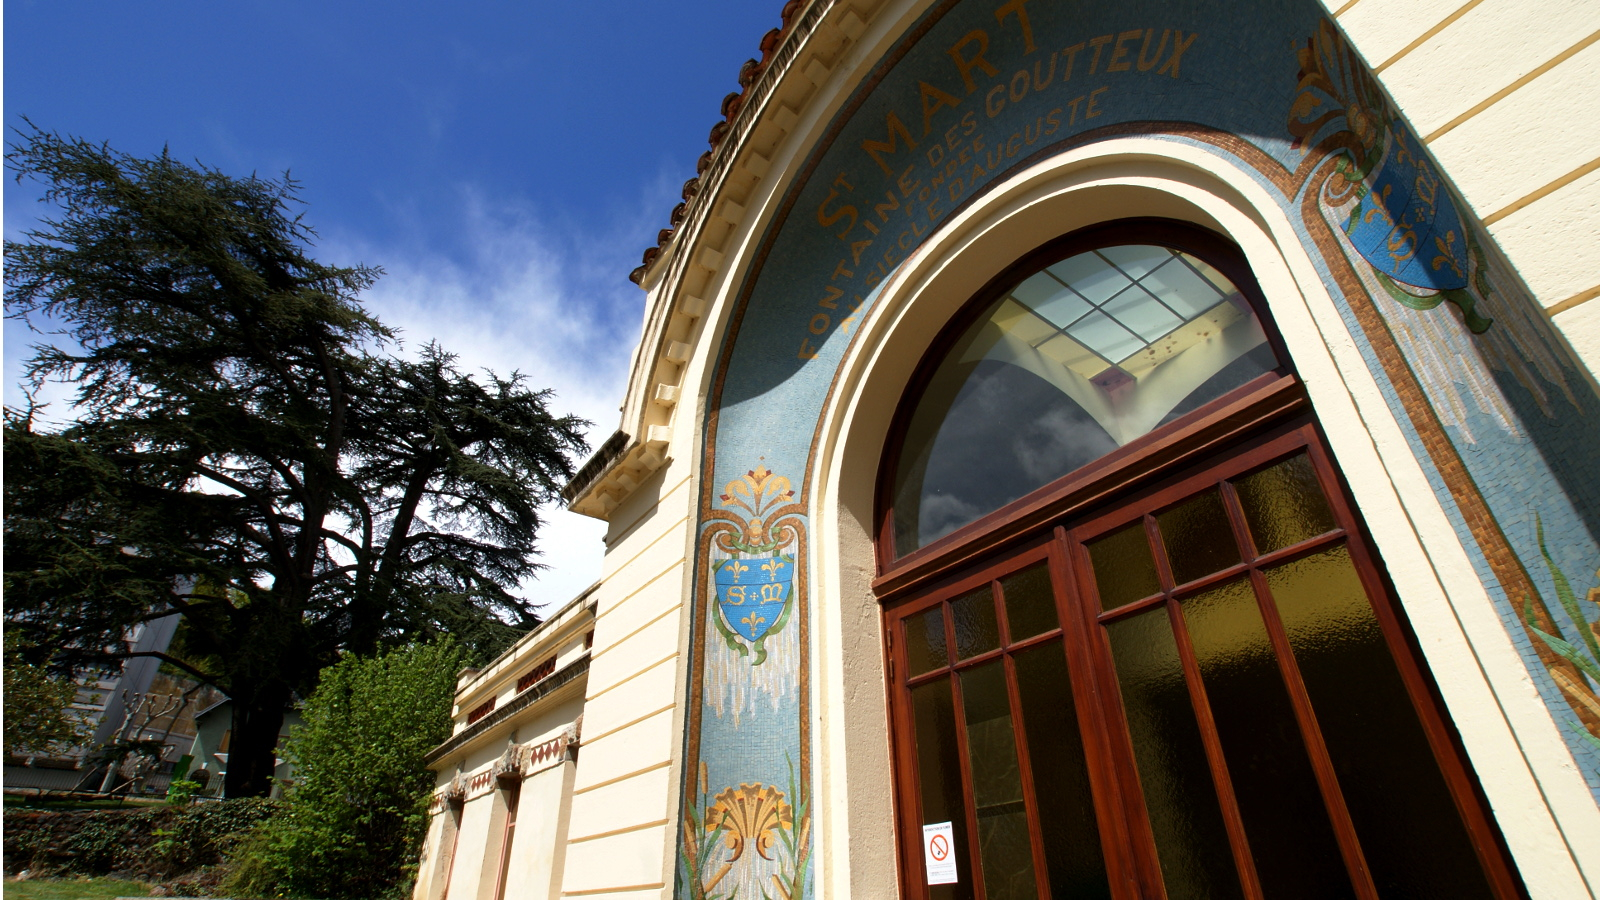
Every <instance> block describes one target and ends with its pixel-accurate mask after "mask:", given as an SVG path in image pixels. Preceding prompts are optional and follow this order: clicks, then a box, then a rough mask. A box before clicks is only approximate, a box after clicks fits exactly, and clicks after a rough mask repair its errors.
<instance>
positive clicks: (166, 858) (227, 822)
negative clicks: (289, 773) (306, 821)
mask: <svg viewBox="0 0 1600 900" xmlns="http://www.w3.org/2000/svg"><path fill="white" fill-rule="evenodd" d="M281 808H282V804H281V803H280V802H279V801H277V800H267V799H262V798H255V797H246V798H241V799H237V800H221V801H217V802H211V803H196V804H191V805H188V806H151V807H145V808H142V809H84V810H29V809H10V810H6V812H5V818H4V823H5V871H6V874H7V875H15V874H17V873H19V872H21V871H22V870H24V869H26V870H29V871H30V872H32V873H33V874H35V875H112V874H115V875H120V876H123V877H135V878H142V879H148V880H160V879H166V878H172V877H175V876H177V875H180V874H182V873H185V872H188V871H190V870H192V869H196V868H199V867H200V866H208V865H215V864H216V863H218V862H220V861H221V859H222V855H223V854H224V853H225V852H226V851H227V849H228V848H229V846H230V845H231V844H232V842H233V840H234V839H236V838H237V837H238V836H240V835H242V834H243V832H245V831H247V830H249V829H250V828H251V827H252V826H254V825H256V824H257V823H258V822H261V821H262V820H263V819H266V818H267V817H269V816H271V815H272V814H273V813H275V812H277V811H278V810H279V809H281Z"/></svg>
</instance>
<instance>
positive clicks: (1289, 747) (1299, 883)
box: [1183, 579, 1355, 900]
mask: <svg viewBox="0 0 1600 900" xmlns="http://www.w3.org/2000/svg"><path fill="white" fill-rule="evenodd" d="M1183 618H1184V626H1185V627H1186V628H1187V629H1188V631H1189V640H1190V642H1191V643H1192V644H1193V646H1194V656H1195V661H1196V662H1197V663H1198V664H1199V666H1200V677H1201V680H1203V681H1204V682H1205V686H1206V700H1207V702H1208V703H1209V704H1210V706H1211V715H1212V718H1213V719H1214V720H1215V722H1216V725H1217V736H1218V737H1219V738H1220V739H1221V741H1222V755H1223V758H1224V759H1225V760H1227V763H1228V774H1229V775H1230V776H1231V778H1232V781H1233V792H1234V796H1235V798H1236V799H1237V800H1238V803H1239V814H1240V816H1241V817H1243V819H1244V828H1245V836H1246V838H1247V839H1248V840H1249V843H1250V852H1251V855H1252V856H1254V857H1255V863H1256V874H1257V875H1258V876H1259V877H1260V879H1261V890H1262V894H1263V895H1264V896H1266V897H1269V898H1273V897H1284V898H1305V900H1322V898H1327V900H1342V898H1347V897H1354V896H1355V890H1354V888H1353V887H1351V884H1350V878H1349V874H1348V873H1347V872H1346V871H1345V867H1344V860H1343V858H1342V857H1341V856H1340V855H1339V844H1338V841H1337V840H1336V839H1335V838H1334V836H1333V826H1332V824H1331V823H1330V822H1329V820H1328V813H1327V809H1326V808H1325V807H1324V805H1323V802H1322V793H1321V791H1320V790H1319V789H1318V787H1317V780H1316V775H1315V774H1314V773H1313V772H1312V770H1311V759H1310V757H1309V756H1308V755H1307V753H1306V747H1305V741H1304V739H1303V738H1301V736H1300V728H1299V725H1298V724H1297V723H1296V722H1295V718H1294V708H1293V707H1292V706H1291V705H1290V703H1289V692H1288V690H1287V689H1286V688H1285V687H1284V685H1283V676H1282V674H1281V672H1280V671H1279V669H1278V658H1277V654H1276V653H1274V652H1273V649H1272V641H1271V640H1270V639H1269V638H1268V637H1267V627H1266V624H1265V623H1264V622H1263V621H1262V619H1261V610H1260V608H1259V607H1258V606H1257V605H1256V596H1255V592H1254V591H1252V590H1251V588H1250V582H1249V581H1248V580H1246V579H1240V580H1238V581H1234V582H1230V583H1228V584H1226V585H1223V586H1222V587H1219V588H1214V589H1212V590H1209V591H1206V592H1205V593H1203V594H1199V595H1197V596H1194V597H1190V598H1189V599H1187V600H1184V601H1183Z"/></svg>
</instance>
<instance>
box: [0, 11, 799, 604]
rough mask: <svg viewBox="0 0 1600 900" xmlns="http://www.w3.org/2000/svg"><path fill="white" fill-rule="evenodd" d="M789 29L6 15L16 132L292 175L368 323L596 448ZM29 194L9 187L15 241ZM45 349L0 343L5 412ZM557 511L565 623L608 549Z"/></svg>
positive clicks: (9, 228)
mask: <svg viewBox="0 0 1600 900" xmlns="http://www.w3.org/2000/svg"><path fill="white" fill-rule="evenodd" d="M781 8H782V2H781V0H714V2H713V0H698V2H693V3H689V2H673V3H660V2H644V0H586V2H581V3H554V2H549V0H523V2H503V3H492V2H458V3H453V4H440V3H420V2H391V3H387V4H376V3H373V4H356V3H340V2H333V3H329V2H323V3H306V2H298V0H287V2H286V0H280V2H274V3H264V2H254V0H230V2H216V0H116V2H107V0H71V2H60V0H54V2H42V0H11V2H8V3H7V4H6V9H5V121H6V124H7V125H8V126H10V127H11V128H16V127H20V126H21V125H22V119H21V117H23V116H27V117H28V118H29V119H31V120H32V121H33V122H34V123H35V124H37V125H38V126H40V127H42V128H45V129H47V130H52V131H59V132H62V133H65V134H71V135H77V136H81V137H84V138H88V139H92V140H96V141H100V140H104V141H109V142H110V143H111V144H112V146H114V147H116V148H117V149H119V150H123V151H126V152H130V153H134V154H140V155H146V154H152V153H156V152H158V151H159V150H160V149H161V147H162V146H163V145H165V146H168V147H170V148H171V150H172V152H173V153H174V154H175V155H177V156H179V157H181V158H184V159H189V160H199V161H200V162H203V163H205V164H207V165H211V166H214V167H216V168H219V169H222V170H224V171H227V172H230V173H234V174H243V173H246V172H251V171H255V172H260V173H263V174H278V173H281V172H283V171H284V170H286V169H287V170H289V171H291V172H292V174H293V175H294V177H295V178H296V179H298V180H299V181H300V182H301V183H302V194H301V196H302V199H304V200H305V201H306V202H307V206H306V219H307V221H308V222H310V223H311V224H312V225H313V226H314V227H315V228H316V229H317V230H318V231H319V232H320V235H321V239H320V241H319V242H318V247H317V251H316V255H317V256H318V257H319V258H321V259H323V260H325V261H328V262H342V263H348V262H356V261H360V262H366V263H369V264H372V265H378V266H382V267H383V268H384V269H385V270H386V271H387V273H388V274H387V276H386V277H385V278H384V279H383V280H382V281H381V282H380V283H379V284H378V286H377V287H376V288H374V289H373V290H372V291H371V292H370V293H369V295H368V296H367V302H368V305H369V307H370V308H372V309H373V310H374V311H375V312H376V313H377V314H378V316H379V317H380V318H381V319H383V320H384V321H385V322H387V323H389V324H391V325H395V326H398V327H399V328H401V329H402V332H403V337H404V338H405V339H406V341H407V343H408V344H410V345H416V344H420V343H422V342H425V341H426V340H428V339H430V338H438V339H439V341H440V342H441V343H442V344H443V345H444V346H445V347H446V348H448V349H450V350H452V351H454V352H456V353H458V354H460V355H461V357H462V359H463V361H464V362H465V363H466V364H467V365H469V366H472V367H490V368H494V369H496V370H499V371H507V370H510V369H513V368H516V369H521V370H522V371H524V372H526V373H528V374H529V375H531V376H532V378H533V379H534V381H535V382H536V383H537V384H540V385H544V386H548V387H552V388H554V389H555V390H556V392H557V395H558V396H557V400H556V406H557V408H558V409H560V410H562V411H571V412H576V413H578V414H580V415H582V416H584V417H586V418H588V419H591V420H593V421H594V422H595V426H594V429H593V431H592V432H591V436H590V443H591V444H593V445H598V444H599V443H600V442H602V441H604V440H605V438H606V436H607V435H609V434H610V433H611V431H612V430H613V429H614V428H615V427H616V425H617V421H618V418H617V405H618V404H619V403H620V402H621V399H622V391H623V388H624V386H625V384H624V382H625V379H626V376H627V373H626V367H627V363H628V354H629V352H630V351H631V350H632V345H633V342H634V341H635V340H636V338H637V335H638V330H639V326H640V321H641V317H642V314H643V300H644V295H643V292H641V291H640V290H639V289H638V288H636V287H634V286H633V285H632V284H630V283H629V282H628V281H627V274H628V272H629V271H630V270H631V269H632V268H633V267H634V266H636V265H638V262H639V255H640V253H641V252H642V251H643V250H644V248H645V246H647V245H649V244H653V243H654V241H655V234H656V231H657V230H658V229H660V228H662V227H665V226H666V224H667V214H668V212H669V210H670V209H671V208H672V205H673V204H674V203H676V202H677V201H678V199H679V197H678V193H679V190H680V188H681V186H682V184H683V182H684V180H685V179H687V178H689V177H690V176H692V175H693V174H694V163H695V159H696V158H697V157H698V156H699V155H700V153H701V152H702V151H704V150H706V149H707V144H706V135H707V133H708V132H709V131H710V129H711V126H712V124H713V123H714V122H715V121H716V120H717V118H718V114H717V111H718V107H719V104H720V102H721V99H722V97H723V95H724V94H726V93H728V92H729V91H731V90H736V89H737V88H738V84H737V81H736V78H737V74H738V71H739V66H740V64H741V63H743V62H744V60H745V59H747V58H749V57H752V56H758V55H759V50H758V49H757V43H758V41H759V40H760V38H761V35H762V34H763V33H764V32H765V31H766V30H767V29H769V28H772V27H775V26H776V25H778V24H779V22H778V12H779V10H780V9H781ZM37 195H38V191H37V189H36V188H33V187H30V186H28V185H22V186H20V187H19V186H18V185H17V184H15V183H14V182H12V181H11V180H10V179H8V180H7V181H6V183H5V195H4V198H5V233H6V236H7V237H8V238H13V239H14V238H16V237H18V235H19V232H20V231H21V230H23V229H25V228H27V227H28V226H29V225H30V224H31V222H32V220H33V217H34V216H36V215H37V214H38V213H39V212H40V211H41V210H42V209H43V208H42V207H40V206H38V205H37V204H36V203H34V202H32V201H33V200H34V199H35V198H36V197H37ZM34 340H37V336H36V335H32V334H30V333H28V332H27V331H26V330H25V329H24V328H22V327H21V326H20V325H18V324H17V323H13V322H10V321H7V322H6V324H5V371H6V387H5V399H6V402H7V403H14V402H16V401H17V400H18V399H19V392H18V390H17V382H18V372H19V370H20V367H21V363H22V362H23V360H24V359H25V357H26V354H27V348H28V345H29V344H30V343H32V342H33V341H34ZM58 408H59V403H58ZM552 513H553V514H552V516H551V520H550V524H549V526H548V527H547V529H546V531H545V532H544V534H543V535H542V540H541V543H542V545H543V548H544V550H545V556H546V562H547V563H548V564H549V565H550V569H549V570H548V571H547V572H546V573H545V574H544V575H543V576H542V577H541V578H540V579H539V580H538V581H537V582H535V583H532V584H530V585H528V588H527V593H528V595H529V596H530V597H532V598H534V599H536V600H538V601H541V602H554V603H561V602H564V601H565V600H566V599H568V598H570V597H571V596H573V595H574V594H576V593H577V592H578V591H580V590H582V589H583V588H584V587H585V586H587V585H588V584H589V583H590V582H591V581H593V580H594V579H595V578H597V577H598V576H599V572H600V554H601V545H600V535H601V533H602V531H603V526H602V525H601V523H598V522H594V521H593V520H589V519H584V518H582V517H578V516H574V515H572V514H570V513H566V512H564V511H559V512H557V511H552Z"/></svg>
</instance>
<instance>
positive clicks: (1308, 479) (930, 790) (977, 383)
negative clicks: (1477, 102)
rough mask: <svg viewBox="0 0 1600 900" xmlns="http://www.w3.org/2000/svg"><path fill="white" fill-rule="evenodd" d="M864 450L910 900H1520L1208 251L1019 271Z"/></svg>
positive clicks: (933, 354)
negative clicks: (875, 508) (1149, 899)
mask: <svg viewBox="0 0 1600 900" xmlns="http://www.w3.org/2000/svg"><path fill="white" fill-rule="evenodd" d="M887 447H888V450H887V454H886V456H885V458H884V464H883V467H882V470H881V472H880V474H879V485H880V489H879V506H880V511H879V519H878V522H879V528H878V534H877V552H878V556H879V564H880V565H879V568H880V571H881V572H883V573H885V574H884V576H883V577H880V579H879V582H880V585H881V589H880V591H879V599H880V601H881V602H883V603H884V607H883V608H884V634H885V641H886V645H887V646H886V650H887V657H888V680H889V701H890V710H891V717H892V725H891V731H892V747H893V755H894V778H895V786H896V810H897V819H898V832H899V843H900V847H901V853H900V867H901V880H902V885H903V888H904V890H905V893H906V894H907V895H908V896H916V897H923V896H927V897H938V898H947V897H948V898H967V897H976V898H983V900H998V898H1012V897H1018V898H1022V897H1045V896H1055V897H1079V896H1141V895H1143V896H1162V895H1163V892H1164V893H1165V895H1166V896H1170V897H1187V896H1195V897H1213V896H1215V897H1229V896H1236V897H1252V898H1253V897H1276V896H1286V897H1363V898H1371V897H1378V896H1383V897H1426V896H1435V895H1438V896H1482V897H1495V896H1501V897H1511V896H1518V895H1519V894H1520V892H1521V888H1520V886H1519V884H1518V881H1517V878H1516V876H1515V873H1514V872H1513V871H1512V869H1511V867H1510V866H1509V864H1508V862H1507V860H1506V855H1505V852H1504V849H1503V847H1502V844H1501V842H1500V839H1499V837H1498V834H1497V832H1496V831H1495V829H1494V826H1493V825H1492V823H1491V822H1490V820H1489V818H1488V816H1487V815H1486V812H1485V809H1484V804H1483V801H1482V798H1481V796H1480V792H1479V790H1478V788H1477V785H1476V781H1475V779H1474V778H1473V776H1472V774H1471V772H1470V769H1469V768H1468V766H1467V764H1466V761H1465V756H1464V754H1463V753H1462V751H1461V748H1460V746H1459V743H1458V741H1457V740H1456V739H1455V736H1454V733H1453V731H1452V729H1451V728H1450V726H1449V725H1448V721H1447V719H1446V717H1445V716H1443V715H1442V714H1441V710H1440V705H1439V702H1438V700H1437V697H1436V694H1435V691H1434V690H1433V688H1432V686H1431V684H1430V682H1429V681H1428V679H1427V677H1426V675H1425V673H1424V670H1423V669H1422V667H1421V666H1420V665H1419V664H1418V663H1417V660H1416V652H1415V649H1414V646H1413V640H1412V638H1411V637H1410V634H1409V631H1408V628H1407V626H1406V625H1405V623H1404V621H1403V618H1402V616H1401V614H1400V612H1399V610H1398V607H1397V606H1396V605H1395V604H1394V603H1393V601H1392V599H1391V591H1390V589H1389V587H1388V582H1387V578H1386V576H1385V574H1384V572H1383V569H1382V566H1381V563H1379V562H1378V560H1377V559H1376V556H1375V555H1374V553H1373V551H1372V550H1371V548H1370V545H1369V542H1368V540H1367V539H1366V537H1365V529H1364V526H1363V524H1362V523H1361V521H1360V520H1359V518H1358V517H1357V516H1356V514H1355V512H1354V508H1353V505H1352V504H1351V503H1350V501H1349V499H1348V495H1347V492H1346V490H1345V487H1344V485H1343V482H1342V479H1341V476H1340V474H1339V472H1338V470H1337V469H1336V467H1335V466H1334V464H1333V462H1332V460H1331V457H1330V454H1329V453H1328V451H1327V449H1326V445H1325V441H1324V438H1323V436H1322V435H1321V433H1320V431H1319V428H1318V426H1317V423H1316V421H1315V418H1314V417H1313V416H1312V415H1311V411H1310V404H1309V401H1308V400H1307V398H1306V395H1305V391H1304V389H1303V387H1302V385H1301V384H1300V381H1299V379H1298V378H1297V377H1296V376H1295V374H1294V373H1293V371H1292V369H1291V366H1290V365H1289V364H1288V356H1287V354H1286V353H1285V352H1284V350H1283V346H1282V343H1281V341H1280V340H1279V339H1278V338H1277V336H1276V333H1275V331H1274V329H1273V326H1272V322H1271V318H1270V316H1268V315H1267V311H1266V305H1265V302H1264V298H1263V297H1262V296H1261V294H1260V291H1259V289H1258V288H1257V287H1256V285H1255V280H1254V278H1253V276H1252V275H1251V273H1250V271H1249V269H1248V267H1247V266H1246V264H1245V263H1244V260H1243V257H1242V255H1241V254H1239V252H1238V251H1237V249H1236V248H1234V247H1232V245H1231V244H1229V243H1228V242H1227V241H1226V240H1224V239H1222V238H1220V237H1219V236H1217V235H1215V234H1214V233H1211V232H1208V231H1206V230H1204V229H1200V228H1196V227H1194V226H1191V225H1185V224H1182V223H1178V222H1173V221H1167V220H1133V221H1123V222H1117V223H1113V224H1110V225H1100V226H1095V227H1091V228H1087V229H1083V230H1080V231H1078V232H1075V233H1073V234H1071V235H1068V236H1066V237H1065V238H1062V239H1059V240H1056V241H1051V242H1049V243H1047V244H1046V245H1044V246H1043V247H1041V248H1040V249H1039V250H1037V251H1034V252H1032V253H1029V254H1027V255H1026V256H1024V257H1023V258H1022V259H1020V260H1019V261H1018V262H1017V263H1016V264H1015V265H1013V266H1011V267H1010V268H1008V269H1006V270H1005V271H1004V272H1003V273H1002V274H1001V275H999V276H998V277H997V278H995V279H994V280H993V281H991V282H990V283H989V285H987V286H986V287H985V288H984V289H983V290H981V291H979V292H978V293H977V295H976V296H974V297H973V298H972V300H971V301H970V302H969V303H968V304H967V305H966V306H965V307H964V308H963V309H962V311H961V312H960V313H958V314H957V315H956V316H955V317H954V318H953V319H952V321H951V322H950V323H949V324H948V325H947V326H946V328H945V331H944V332H943V333H942V334H941V335H940V337H939V338H938V339H937V340H936V341H935V342H934V343H933V345H932V347H931V348H930V349H929V351H928V353H927V355H926V357H925V358H924V361H923V363H922V364H921V365H920V366H919V368H918V370H917V373H916V374H915V375H914V376H913V378H912V381H911V383H910V386H909V388H908V389H907V391H906V393H905V396H904V398H903V400H902V401H901V405H900V409H899V411H898V412H897V414H896V420H895V424H894V426H893V427H892V429H891V432H890V437H889V441H888V444H887ZM930 567H932V569H933V570H936V571H937V572H938V576H937V577H936V578H931V579H929V578H923V579H920V580H917V581H909V582H904V583H901V584H896V582H895V580H894V578H893V575H894V573H895V571H896V570H897V569H911V568H916V569H920V570H923V571H929V570H930ZM930 842H931V843H930ZM930 848H931V849H930ZM952 863H953V865H952Z"/></svg>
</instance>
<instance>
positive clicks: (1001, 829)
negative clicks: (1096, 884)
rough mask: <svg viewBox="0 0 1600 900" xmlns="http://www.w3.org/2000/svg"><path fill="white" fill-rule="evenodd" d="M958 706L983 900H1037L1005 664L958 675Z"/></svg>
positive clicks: (1031, 848) (988, 666)
mask: <svg viewBox="0 0 1600 900" xmlns="http://www.w3.org/2000/svg"><path fill="white" fill-rule="evenodd" d="M961 705H962V706H963V707H964V708H965V710H966V720H967V764H968V765H969V766H971V768H972V797H973V802H974V805H976V806H977V810H978V854H979V857H980V858H981V859H982V860H983V892H984V896H985V897H986V898H987V900H1026V898H1030V897H1035V896H1037V895H1038V887H1037V885H1036V884H1035V883H1034V879H1033V845H1032V843H1031V842H1030V841H1029V838H1028V810H1027V807H1026V806H1025V805H1024V804H1023V801H1022V769H1021V767H1020V766H1019V765H1018V763H1017V740H1016V733H1015V731H1014V730H1013V727H1012V723H1011V698H1010V696H1009V694H1008V693H1007V691H1006V672H1005V664H1004V661H1003V660H999V659H997V660H994V661H993V662H988V663H984V664H983V665H981V666H977V667H976V668H972V669H968V670H967V671H965V672H962V673H961Z"/></svg>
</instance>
